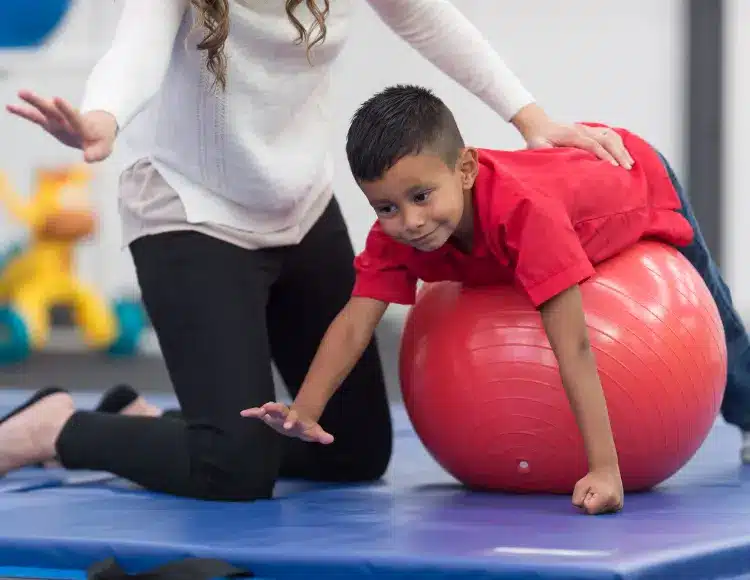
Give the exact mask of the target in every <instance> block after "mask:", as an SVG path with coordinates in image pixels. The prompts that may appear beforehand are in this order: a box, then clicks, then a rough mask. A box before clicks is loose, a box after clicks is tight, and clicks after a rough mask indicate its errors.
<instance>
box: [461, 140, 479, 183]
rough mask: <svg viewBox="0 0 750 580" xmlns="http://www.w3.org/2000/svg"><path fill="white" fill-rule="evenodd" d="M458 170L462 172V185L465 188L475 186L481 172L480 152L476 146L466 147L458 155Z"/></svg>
mask: <svg viewBox="0 0 750 580" xmlns="http://www.w3.org/2000/svg"><path fill="white" fill-rule="evenodd" d="M458 170H459V171H460V172H461V185H462V186H463V188H464V189H471V188H472V187H474V181H475V180H476V178H477V173H479V153H478V152H477V150H476V149H475V148H474V147H464V148H463V149H462V150H461V153H460V155H459V156H458Z"/></svg>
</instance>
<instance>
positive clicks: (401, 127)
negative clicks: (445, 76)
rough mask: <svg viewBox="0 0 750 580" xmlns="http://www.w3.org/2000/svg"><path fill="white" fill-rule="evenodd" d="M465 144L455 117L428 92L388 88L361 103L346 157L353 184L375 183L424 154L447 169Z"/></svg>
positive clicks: (347, 146) (354, 119) (398, 87)
mask: <svg viewBox="0 0 750 580" xmlns="http://www.w3.org/2000/svg"><path fill="white" fill-rule="evenodd" d="M463 146H464V141H463V138H462V137H461V132H460V131H459V130H458V126H457V125H456V120H455V119H454V118H453V113H451V111H450V109H448V107H446V106H445V103H443V101H441V100H440V99H439V98H438V97H436V96H435V95H434V94H433V93H432V91H430V90H429V89H426V88H423V87H418V86H414V85H396V86H393V87H389V88H387V89H385V90H383V91H381V92H380V93H377V94H376V95H374V96H372V97H370V98H369V99H368V100H367V101H365V102H364V103H363V104H362V105H361V106H360V107H359V108H358V109H357V112H356V113H355V114H354V117H353V118H352V122H351V125H350V126H349V131H348V132H347V135H346V156H347V158H348V159H349V167H350V168H351V171H352V174H353V175H354V178H355V179H356V180H357V181H375V180H377V179H379V178H381V177H382V176H383V175H384V174H385V172H386V171H388V170H389V169H390V168H391V167H393V166H394V165H395V164H396V163H398V161H399V160H401V159H402V158H404V157H407V156H409V155H419V154H420V153H422V152H424V151H425V150H429V151H430V152H432V153H434V154H436V155H439V156H440V158H441V159H442V160H443V161H444V162H445V164H446V165H448V167H452V166H453V165H454V164H455V163H456V160H457V159H458V155H459V150H460V149H461V148H463Z"/></svg>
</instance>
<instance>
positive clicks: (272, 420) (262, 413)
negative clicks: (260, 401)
mask: <svg viewBox="0 0 750 580" xmlns="http://www.w3.org/2000/svg"><path fill="white" fill-rule="evenodd" d="M240 415H242V416H243V417H251V418H254V419H260V420H261V421H263V422H264V423H265V424H266V425H268V426H269V427H271V428H272V429H274V430H275V431H277V432H279V433H281V434H282V435H286V436H287V437H297V438H298V439H302V441H310V442H312V443H321V444H323V445H328V444H329V443H333V435H331V434H330V433H327V432H326V431H324V430H323V428H322V427H321V426H320V425H318V424H317V423H316V422H315V421H313V420H311V419H307V418H305V417H304V416H301V415H300V414H299V413H298V412H297V411H296V410H294V409H290V408H289V407H287V406H286V405H284V404H282V403H266V404H265V405H263V406H262V407H253V408H251V409H245V410H244V411H241V412H240Z"/></svg>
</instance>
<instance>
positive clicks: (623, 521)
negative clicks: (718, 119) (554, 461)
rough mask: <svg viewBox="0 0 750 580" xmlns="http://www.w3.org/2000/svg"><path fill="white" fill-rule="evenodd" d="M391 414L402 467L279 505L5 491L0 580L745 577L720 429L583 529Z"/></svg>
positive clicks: (297, 492)
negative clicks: (497, 485)
mask: <svg viewBox="0 0 750 580" xmlns="http://www.w3.org/2000/svg"><path fill="white" fill-rule="evenodd" d="M17 395H19V394H17ZM27 395H28V393H25V394H23V396H24V397H25V396H27ZM11 398H12V397H10V396H9V395H7V394H4V395H3V396H0V407H5V406H6V403H8V402H9V401H10V399H11ZM17 400H21V399H20V398H19V399H17ZM81 400H84V401H85V402H86V403H91V404H92V405H93V404H94V401H95V398H93V397H89V398H88V399H86V398H83V399H81ZM13 404H15V402H13ZM169 404H171V401H170V402H169ZM394 414H395V424H396V430H397V437H396V441H395V455H394V458H393V462H392V464H391V468H390V470H389V472H388V474H387V477H386V480H385V481H384V482H382V483H380V484H377V485H360V486H352V485H348V486H344V485H312V484H300V483H296V484H292V483H290V482H282V483H280V484H279V486H278V487H277V499H274V500H271V501H258V502H254V503H218V502H201V501H193V500H186V499H179V498H174V497H169V496H165V495H159V494H153V493H148V492H144V491H142V490H139V489H137V488H134V487H133V486H131V485H129V484H126V483H124V482H121V481H118V480H109V481H98V482H97V481H89V482H88V483H87V482H85V481H83V482H82V481H78V482H75V481H73V484H70V485H68V484H65V483H64V482H63V483H61V478H63V475H62V474H54V473H52V474H50V477H57V482H56V483H54V484H52V485H48V486H44V485H39V484H38V483H36V484H34V483H30V484H29V486H28V487H27V488H25V489H21V488H19V489H17V490H13V491H8V492H5V493H0V567H2V568H0V577H32V578H50V579H52V578H71V579H74V578H83V576H84V575H85V570H86V569H87V568H88V567H89V566H90V565H91V564H92V563H94V562H97V561H101V560H104V559H106V558H109V557H115V558H117V560H118V562H120V564H121V565H122V566H123V567H125V568H126V569H127V570H128V571H143V570H147V569H149V568H152V567H154V566H157V565H160V564H163V563H165V562H169V561H174V560H179V559H183V558H187V557H209V558H220V559H223V560H227V561H229V562H231V563H233V564H235V565H238V566H241V567H243V568H247V569H249V570H251V571H252V572H253V573H255V574H256V576H257V577H261V578H275V579H279V580H282V579H287V578H305V579H313V578H351V579H354V578H372V577H378V578H389V579H394V578H398V579H404V578H417V577H430V578H446V579H464V578H465V579H469V578H471V579H472V580H474V579H477V578H480V579H489V578H513V579H524V578H535V579H540V578H541V579H573V578H575V579H587V578H588V579H615V578H621V579H633V580H635V579H638V580H644V579H651V578H654V579H656V578H658V579H664V578H708V579H712V578H742V577H743V575H749V576H748V577H750V469H747V468H742V467H741V466H740V464H739V458H738V445H739V436H738V433H737V432H736V430H734V429H732V428H730V427H728V426H726V425H725V424H724V423H721V422H719V423H718V424H717V425H716V427H715V428H714V430H713V431H712V432H711V435H710V437H709V439H708V441H707V442H706V444H705V445H704V446H703V448H702V449H701V450H700V452H699V453H698V455H697V456H696V457H695V458H694V460H693V461H692V462H691V463H690V464H688V466H686V468H685V469H683V470H682V471H681V472H680V473H678V474H677V475H676V476H675V477H673V478H672V479H671V480H669V481H668V482H666V483H665V484H664V486H662V487H661V488H660V489H659V490H657V491H654V492H651V493H647V494H639V495H629V496H628V497H627V498H626V506H625V510H624V511H623V512H622V513H620V514H617V515H614V516H603V517H587V516H583V515H580V514H578V513H576V512H575V511H574V510H573V508H572V506H571V505H570V498H569V497H567V496H557V497H538V496H511V495H497V494H482V493H470V492H468V491H466V490H464V489H462V488H461V487H460V486H458V485H456V484H455V482H454V481H453V480H452V479H451V478H450V476H448V475H447V474H445V472H443V471H442V470H441V469H440V468H439V467H438V466H437V465H436V464H435V462H434V461H433V460H432V459H431V458H430V457H429V455H428V454H427V453H426V452H425V451H424V449H423V448H422V446H421V444H420V442H419V440H418V439H417V438H416V436H415V435H414V433H413V432H412V430H411V429H410V427H409V424H408V421H407V419H406V416H405V413H404V412H403V409H401V408H394ZM363 436H365V434H363ZM39 471H41V470H38V471H37V472H36V474H35V475H31V474H30V473H29V472H30V470H25V472H26V473H28V476H29V477H30V478H31V479H33V478H34V477H36V478H43V476H42V475H40V474H39ZM63 471H64V470H63ZM23 474H24V471H22V472H19V474H17V475H14V476H11V477H9V478H8V481H9V482H10V481H17V480H20V479H23ZM68 475H74V474H68ZM89 475H90V476H91V477H95V476H96V474H89ZM0 481H1V480H0Z"/></svg>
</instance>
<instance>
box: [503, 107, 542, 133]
mask: <svg viewBox="0 0 750 580" xmlns="http://www.w3.org/2000/svg"><path fill="white" fill-rule="evenodd" d="M510 122H511V124H512V125H513V126H514V127H515V128H516V129H517V130H518V132H519V133H520V134H521V136H522V137H523V138H524V139H528V138H529V137H530V136H532V135H534V134H537V133H538V132H539V128H540V127H543V126H545V125H547V124H548V123H550V118H549V117H548V116H547V113H545V112H544V109H542V108H541V107H540V106H539V105H537V104H536V103H529V104H528V105H526V106H525V107H522V108H521V109H520V110H519V111H518V112H517V113H516V114H515V115H513V117H512V118H511V120H510Z"/></svg>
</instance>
